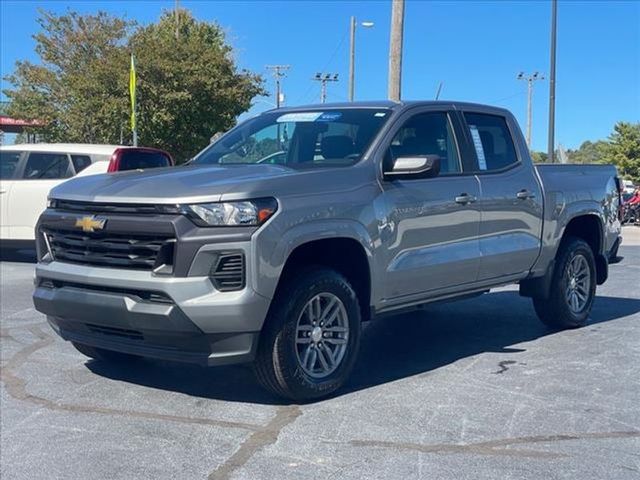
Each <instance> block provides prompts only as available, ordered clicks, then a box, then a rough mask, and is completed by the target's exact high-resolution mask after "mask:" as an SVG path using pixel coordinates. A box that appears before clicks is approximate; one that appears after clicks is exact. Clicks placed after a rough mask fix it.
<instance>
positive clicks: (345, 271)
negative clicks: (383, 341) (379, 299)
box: [272, 221, 373, 320]
mask: <svg viewBox="0 0 640 480" xmlns="http://www.w3.org/2000/svg"><path fill="white" fill-rule="evenodd" d="M327 223H334V222H322V225H323V226H321V225H316V226H315V227H316V228H313V229H310V228H309V225H306V226H305V227H304V232H287V234H285V235H284V236H283V237H282V239H281V241H280V242H279V245H278V248H277V249H276V250H275V251H274V254H273V255H274V258H272V264H277V265H280V268H279V276H278V281H277V283H276V285H275V287H274V295H275V294H277V292H278V289H279V288H280V287H281V286H282V285H283V283H284V282H285V281H286V280H287V279H288V278H290V277H291V275H294V274H295V273H297V272H299V271H300V270H301V269H304V268H305V267H308V266H312V265H313V266H325V267H327V268H331V269H333V270H335V271H337V272H339V273H340V274H342V275H344V276H345V278H347V280H349V282H350V283H351V285H352V286H353V288H354V289H355V290H356V294H357V295H358V300H359V302H360V311H361V315H362V318H363V320H367V319H369V317H370V310H371V298H372V290H373V284H372V263H373V258H372V253H371V249H370V245H371V244H370V242H369V240H368V235H367V234H366V231H365V230H364V227H362V226H361V225H360V227H361V229H359V228H357V227H352V228H345V223H344V222H343V221H340V222H335V223H336V224H340V225H339V228H331V227H330V226H329V225H328V224H327ZM336 226H337V225H336Z"/></svg>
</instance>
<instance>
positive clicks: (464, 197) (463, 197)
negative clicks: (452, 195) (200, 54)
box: [456, 193, 477, 205]
mask: <svg viewBox="0 0 640 480" xmlns="http://www.w3.org/2000/svg"><path fill="white" fill-rule="evenodd" d="M476 200H477V198H476V197H474V196H473V195H469V194H468V193H461V194H460V195H458V196H457V197H456V203H459V204H460V205H466V204H467V203H473V202H475V201H476Z"/></svg>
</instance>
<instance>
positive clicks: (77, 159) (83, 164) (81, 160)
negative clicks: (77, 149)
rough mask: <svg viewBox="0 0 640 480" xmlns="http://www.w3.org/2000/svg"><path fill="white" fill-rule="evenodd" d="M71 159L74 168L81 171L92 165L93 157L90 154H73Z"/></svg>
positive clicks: (78, 171) (77, 171)
mask: <svg viewBox="0 0 640 480" xmlns="http://www.w3.org/2000/svg"><path fill="white" fill-rule="evenodd" d="M71 161H72V162H73V168H74V169H75V170H76V173H80V172H81V171H82V170H84V169H85V168H87V167H88V166H89V165H91V157H89V156H88V155H71Z"/></svg>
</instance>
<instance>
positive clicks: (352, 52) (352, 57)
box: [349, 16, 373, 102]
mask: <svg viewBox="0 0 640 480" xmlns="http://www.w3.org/2000/svg"><path fill="white" fill-rule="evenodd" d="M360 25H361V26H363V27H365V28H370V27H373V22H362V23H361V24H360ZM357 26H358V23H357V21H356V17H354V16H352V17H351V27H350V33H351V35H350V36H351V42H350V48H349V101H350V102H353V99H354V96H355V88H356V87H355V83H356V27H357Z"/></svg>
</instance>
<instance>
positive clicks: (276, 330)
mask: <svg viewBox="0 0 640 480" xmlns="http://www.w3.org/2000/svg"><path fill="white" fill-rule="evenodd" d="M273 302H274V304H273V305H272V308H271V310H270V313H269V315H268V318H267V321H266V324H265V328H264V331H263V333H262V337H261V340H260V345H259V347H258V352H257V355H256V360H255V362H254V370H255V373H256V376H257V378H258V381H259V382H260V383H261V384H262V386H263V387H265V388H266V389H267V390H269V391H271V392H272V393H274V394H276V395H278V396H280V397H285V398H289V399H292V400H296V401H306V400H312V399H318V398H321V397H326V396H328V395H330V394H332V393H333V392H335V391H336V390H337V389H338V388H340V387H341V386H342V385H343V384H344V383H345V381H346V380H347V378H348V377H349V374H350V373H351V371H352V369H353V365H354V362H355V360H356V357H357V354H358V350H359V347H360V328H361V315H360V306H359V303H358V299H357V296H356V293H355V291H354V289H353V288H352V287H351V285H350V284H349V282H348V281H347V280H346V278H345V277H343V276H342V275H340V274H339V273H337V272H335V271H333V270H329V269H325V268H313V269H310V270H306V271H303V272H300V273H299V274H297V275H295V276H294V277H292V278H291V279H290V280H289V281H287V282H286V283H285V284H284V285H283V286H281V288H279V289H278V292H277V294H276V297H275V298H274V300H273Z"/></svg>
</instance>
